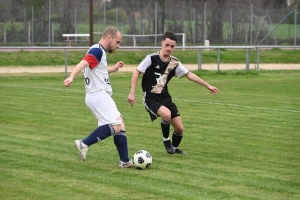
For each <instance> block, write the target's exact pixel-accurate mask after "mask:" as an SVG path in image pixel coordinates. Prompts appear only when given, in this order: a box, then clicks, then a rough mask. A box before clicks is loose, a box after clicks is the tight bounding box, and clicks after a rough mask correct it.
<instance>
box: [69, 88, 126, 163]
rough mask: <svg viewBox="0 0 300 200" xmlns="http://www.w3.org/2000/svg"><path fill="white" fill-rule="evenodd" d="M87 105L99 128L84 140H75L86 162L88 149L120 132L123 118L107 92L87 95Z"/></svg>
mask: <svg viewBox="0 0 300 200" xmlns="http://www.w3.org/2000/svg"><path fill="white" fill-rule="evenodd" d="M85 102H86V105H87V106H88V107H89V108H90V110H91V112H92V113H93V114H94V116H95V117H96V118H97V119H98V128H96V129H95V130H94V131H93V132H92V133H91V134H90V135H89V136H87V137H86V138H85V139H83V140H75V146H76V147H77V149H78V150H79V155H80V157H81V159H82V160H86V153H87V151H88V147H89V146H90V145H93V144H95V143H97V142H99V141H101V140H104V139H106V138H107V137H109V136H111V135H114V134H115V133H116V132H120V130H121V124H122V118H121V117H120V113H119V111H118V109H117V107H116V104H115V102H114V101H113V99H112V98H111V97H110V95H109V94H107V92H105V91H100V92H96V93H92V94H86V98H85Z"/></svg>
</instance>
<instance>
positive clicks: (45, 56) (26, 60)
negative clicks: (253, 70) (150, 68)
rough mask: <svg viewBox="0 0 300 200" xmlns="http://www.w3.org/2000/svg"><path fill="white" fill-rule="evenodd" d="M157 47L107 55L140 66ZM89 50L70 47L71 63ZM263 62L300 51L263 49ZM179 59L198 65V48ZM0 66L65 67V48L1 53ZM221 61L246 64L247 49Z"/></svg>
mask: <svg viewBox="0 0 300 200" xmlns="http://www.w3.org/2000/svg"><path fill="white" fill-rule="evenodd" d="M154 51H157V50H148V51H143V50H137V51H132V50H131V51H128V50H122V49H121V50H118V51H116V52H115V53H113V54H107V57H108V61H109V63H108V64H110V65H112V64H114V63H116V62H118V61H119V60H120V59H122V60H123V61H124V63H125V64H126V65H138V64H139V63H140V62H141V61H142V60H143V59H144V57H145V55H147V54H149V53H152V52H154ZM85 53H86V50H81V51H78V50H73V51H72V50H69V51H68V55H67V57H68V65H73V66H75V65H76V64H77V63H78V62H79V61H80V60H81V59H82V57H83V56H84V55H85ZM259 54H260V58H259V61H260V63H287V64H290V63H293V64H297V63H299V64H300V57H299V55H300V50H281V49H273V50H261V51H260V53H259ZM172 55H174V56H175V57H177V58H179V59H180V61H181V62H182V63H183V64H197V63H198V50H184V51H183V50H180V49H177V50H176V51H174V53H173V54H172ZM217 56H218V52H217V51H216V50H210V51H202V63H203V64H206V63H217V61H218V58H217ZM0 60H1V62H0V67H11V66H30V67H32V66H39V67H40V66H58V65H60V66H63V65H64V64H65V52H64V51H47V50H45V51H33V52H32V51H18V52H1V54H0ZM220 62H221V63H231V64H235V63H245V62H246V50H225V49H222V50H221V51H220ZM250 63H256V51H255V50H252V51H250Z"/></svg>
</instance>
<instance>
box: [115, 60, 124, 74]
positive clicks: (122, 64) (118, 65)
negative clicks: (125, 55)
mask: <svg viewBox="0 0 300 200" xmlns="http://www.w3.org/2000/svg"><path fill="white" fill-rule="evenodd" d="M123 66H124V62H123V61H119V62H117V63H116V64H115V66H114V71H115V72H116V71H119V69H120V68H122V67H123Z"/></svg>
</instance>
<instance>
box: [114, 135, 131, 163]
mask: <svg viewBox="0 0 300 200" xmlns="http://www.w3.org/2000/svg"><path fill="white" fill-rule="evenodd" d="M114 143H115V145H116V147H117V150H118V153H119V156H120V160H121V161H123V162H128V161H129V158H128V146H127V137H126V133H125V131H120V133H118V134H115V135H114Z"/></svg>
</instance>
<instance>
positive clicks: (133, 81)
mask: <svg viewBox="0 0 300 200" xmlns="http://www.w3.org/2000/svg"><path fill="white" fill-rule="evenodd" d="M140 73H141V72H139V71H138V70H135V71H134V72H133V74H132V79H131V87H130V93H129V95H128V99H127V101H128V103H130V105H132V106H133V105H134V104H135V91H136V85H137V82H138V78H139V75H140Z"/></svg>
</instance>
